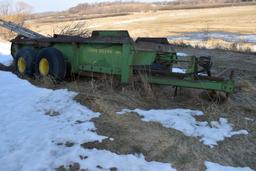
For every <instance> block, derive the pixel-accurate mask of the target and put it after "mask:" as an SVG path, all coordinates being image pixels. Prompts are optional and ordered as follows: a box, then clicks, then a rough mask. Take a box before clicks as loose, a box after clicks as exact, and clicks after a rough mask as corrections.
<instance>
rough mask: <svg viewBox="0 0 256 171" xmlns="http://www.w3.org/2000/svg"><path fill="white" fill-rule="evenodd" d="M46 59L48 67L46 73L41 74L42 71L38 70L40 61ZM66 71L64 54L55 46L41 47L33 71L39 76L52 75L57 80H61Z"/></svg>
mask: <svg viewBox="0 0 256 171" xmlns="http://www.w3.org/2000/svg"><path fill="white" fill-rule="evenodd" d="M42 60H47V63H48V65H49V69H48V72H47V74H46V73H44V74H42V71H40V65H41V64H40V61H42ZM66 72H67V65H66V62H65V58H64V55H63V54H62V53H61V52H60V51H59V50H58V49H55V48H51V47H50V48H44V49H42V50H41V51H40V52H39V53H38V55H37V57H36V61H35V73H36V74H37V75H40V76H52V77H53V78H54V79H56V80H58V81H62V80H63V79H64V78H65V76H66Z"/></svg>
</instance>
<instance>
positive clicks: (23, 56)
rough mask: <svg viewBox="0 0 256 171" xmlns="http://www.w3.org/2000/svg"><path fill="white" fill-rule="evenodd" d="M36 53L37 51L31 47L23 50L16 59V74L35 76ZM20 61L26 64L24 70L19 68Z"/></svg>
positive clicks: (17, 54)
mask: <svg viewBox="0 0 256 171" xmlns="http://www.w3.org/2000/svg"><path fill="white" fill-rule="evenodd" d="M36 53H37V52H36V50H35V49H34V48H31V47H25V48H21V49H20V50H19V51H18V52H17V53H16V55H15V57H14V61H15V70H16V72H17V73H19V74H20V75H28V76H31V75H33V74H34V68H35V58H36ZM20 61H22V62H24V63H23V64H24V66H23V69H22V70H21V66H19V64H21V62H20Z"/></svg>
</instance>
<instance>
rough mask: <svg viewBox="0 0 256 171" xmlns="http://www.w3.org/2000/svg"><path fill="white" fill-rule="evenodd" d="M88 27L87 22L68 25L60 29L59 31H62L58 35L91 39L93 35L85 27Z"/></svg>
mask: <svg viewBox="0 0 256 171" xmlns="http://www.w3.org/2000/svg"><path fill="white" fill-rule="evenodd" d="M86 25H87V24H86V22H78V23H73V24H67V25H64V26H62V27H60V28H58V30H60V31H59V33H58V34H61V35H68V36H80V37H89V36H90V34H91V33H90V31H89V30H88V28H87V27H85V26H86Z"/></svg>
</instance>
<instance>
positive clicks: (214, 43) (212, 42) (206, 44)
mask: <svg viewBox="0 0 256 171" xmlns="http://www.w3.org/2000/svg"><path fill="white" fill-rule="evenodd" d="M170 43H171V44H175V45H179V46H192V47H195V48H206V49H224V50H232V51H238V52H256V45H255V44H252V43H245V42H227V41H224V40H219V39H208V40H204V41H201V40H175V41H170Z"/></svg>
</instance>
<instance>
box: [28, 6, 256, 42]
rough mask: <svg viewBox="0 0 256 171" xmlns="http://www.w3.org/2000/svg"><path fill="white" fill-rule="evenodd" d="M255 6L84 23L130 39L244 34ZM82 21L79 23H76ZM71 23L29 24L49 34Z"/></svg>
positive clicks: (254, 25) (252, 28)
mask: <svg viewBox="0 0 256 171" xmlns="http://www.w3.org/2000/svg"><path fill="white" fill-rule="evenodd" d="M255 16H256V6H238V7H222V8H207V9H189V10H170V11H168V10H167V11H157V12H147V13H134V14H130V15H125V16H116V17H105V18H96V19H89V20H86V23H87V25H86V26H85V27H88V28H89V29H90V30H104V29H117V30H120V29H125V30H129V32H130V34H131V36H132V37H138V36H169V35H173V34H177V33H182V32H200V31H224V32H235V33H243V34H249V33H252V34H254V33H255V32H256V18H255ZM79 21H83V20H78V21H75V22H79ZM70 23H72V22H58V21H55V23H50V24H49V23H44V22H41V23H40V20H39V21H34V20H31V21H30V25H31V28H32V29H33V30H35V31H38V32H41V33H44V34H52V33H53V31H54V30H55V31H57V30H58V27H60V26H62V25H66V24H70Z"/></svg>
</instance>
